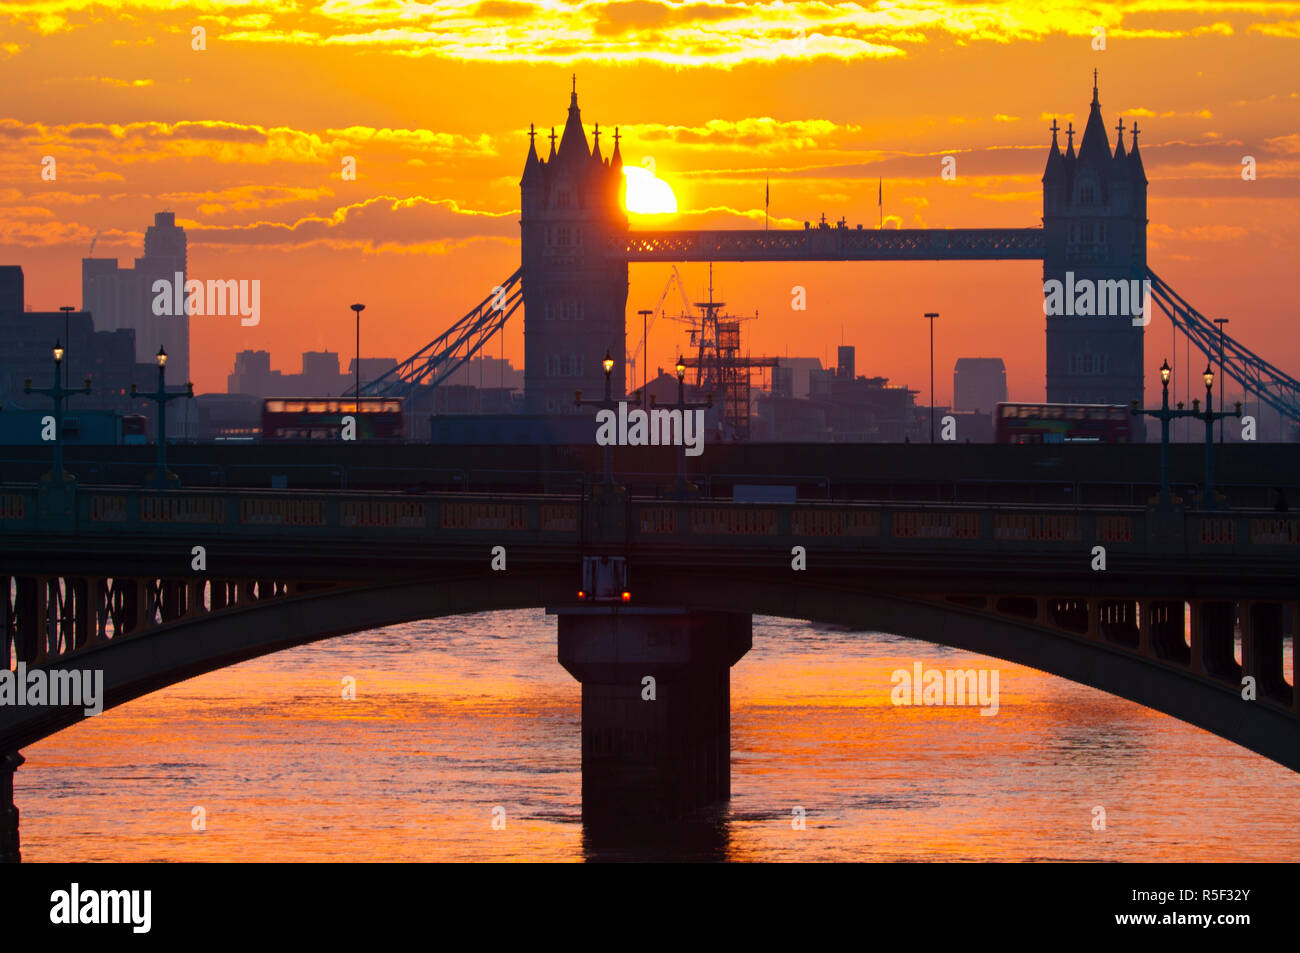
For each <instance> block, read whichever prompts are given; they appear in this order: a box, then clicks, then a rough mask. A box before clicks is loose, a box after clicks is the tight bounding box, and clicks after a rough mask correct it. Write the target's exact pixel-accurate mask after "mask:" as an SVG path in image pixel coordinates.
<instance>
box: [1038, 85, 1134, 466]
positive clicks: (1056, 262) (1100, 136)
mask: <svg viewBox="0 0 1300 953" xmlns="http://www.w3.org/2000/svg"><path fill="white" fill-rule="evenodd" d="M1058 128H1059V127H1058V126H1057V124H1056V123H1055V121H1053V123H1052V148H1051V151H1050V152H1049V153H1048V156H1047V168H1046V170H1045V171H1044V173H1043V231H1044V238H1045V244H1046V249H1045V254H1044V257H1043V282H1044V294H1045V299H1046V300H1047V301H1049V302H1050V301H1051V298H1050V296H1049V295H1048V291H1047V289H1048V287H1049V285H1048V283H1049V282H1053V281H1056V282H1060V285H1059V286H1057V287H1059V288H1061V289H1063V291H1064V293H1063V294H1062V296H1061V298H1066V297H1068V298H1069V299H1070V302H1069V305H1068V307H1069V310H1070V311H1076V312H1083V313H1073V314H1060V313H1058V314H1052V313H1048V314H1047V400H1048V401H1049V402H1051V403H1083V404H1124V405H1126V406H1127V405H1128V403H1129V402H1130V401H1131V400H1133V399H1134V398H1137V399H1138V400H1141V399H1142V396H1143V394H1142V381H1143V374H1142V371H1143V363H1142V362H1143V353H1142V342H1143V332H1144V327H1143V322H1144V321H1149V320H1150V319H1151V315H1150V314H1149V313H1148V314H1143V313H1142V312H1141V310H1140V309H1141V308H1142V306H1143V302H1142V300H1141V297H1140V296H1135V297H1138V298H1139V300H1138V301H1137V302H1136V303H1135V302H1133V301H1131V300H1129V301H1128V303H1127V306H1123V307H1118V308H1117V307H1116V305H1117V304H1122V302H1121V298H1124V299H1126V300H1127V299H1128V297H1129V292H1131V291H1135V290H1140V289H1141V287H1142V285H1141V280H1142V278H1143V276H1144V275H1145V273H1146V267H1147V179H1146V173H1145V171H1144V170H1143V168H1142V157H1141V155H1140V154H1139V153H1138V141H1137V136H1138V128H1137V123H1136V122H1134V124H1133V132H1132V134H1133V146H1132V148H1131V149H1130V150H1129V151H1127V152H1125V149H1124V121H1123V120H1122V119H1121V120H1120V121H1119V124H1118V125H1117V127H1116V128H1117V130H1118V138H1117V141H1116V144H1115V150H1114V152H1111V149H1110V143H1109V140H1108V138H1107V135H1106V125H1105V122H1104V121H1103V120H1102V117H1101V102H1100V100H1099V99H1098V95H1097V74H1096V71H1095V70H1094V72H1093V85H1092V105H1091V108H1090V110H1089V113H1088V122H1087V125H1086V126H1085V127H1084V130H1083V139H1082V141H1081V142H1080V144H1079V152H1078V154H1077V155H1076V154H1075V151H1074V124H1073V123H1071V124H1070V125H1069V128H1068V129H1067V130H1066V136H1067V137H1068V144H1067V148H1066V151H1065V153H1064V154H1062V153H1061V149H1060V146H1059V144H1058V142H1057V138H1056V136H1057V132H1058ZM1121 281H1122V282H1124V287H1123V288H1120V287H1119V285H1118V284H1117V282H1121ZM1134 281H1136V282H1137V285H1134V284H1133V282H1134ZM1085 283H1090V285H1091V288H1092V289H1093V290H1092V292H1090V294H1091V299H1092V300H1091V302H1089V301H1087V300H1086V299H1085V297H1084V292H1083V290H1082V289H1084V288H1085V287H1086V285H1085ZM1072 289H1075V290H1073V293H1072ZM1058 300H1060V299H1058ZM1076 302H1077V303H1078V304H1079V305H1081V307H1078V308H1076V307H1075V304H1076ZM1147 306H1148V308H1150V307H1154V306H1153V305H1149V304H1148V305H1147ZM1047 307H1048V306H1047V305H1045V310H1047ZM1052 310H1060V309H1059V308H1058V307H1053V309H1052ZM1088 311H1091V312H1092V313H1091V314H1089V313H1087V312H1088ZM1103 311H1105V312H1107V313H1102V312H1103ZM1113 312H1122V313H1113ZM1134 312H1137V314H1138V316H1137V318H1136V323H1135V318H1134ZM1132 426H1133V427H1134V439H1135V440H1141V439H1142V434H1143V428H1142V423H1141V418H1134V419H1133V421H1132Z"/></svg>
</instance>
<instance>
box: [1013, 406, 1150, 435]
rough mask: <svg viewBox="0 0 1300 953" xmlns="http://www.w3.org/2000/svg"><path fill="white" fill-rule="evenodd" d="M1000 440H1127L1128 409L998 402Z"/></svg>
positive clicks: (1129, 428) (1128, 425)
mask: <svg viewBox="0 0 1300 953" xmlns="http://www.w3.org/2000/svg"><path fill="white" fill-rule="evenodd" d="M994 417H995V420H994V439H995V440H996V441H997V442H998V443H1128V442H1129V439H1130V435H1131V433H1132V428H1131V414H1130V411H1129V408H1127V407H1124V406H1123V405H1121V404H1018V403H1006V404H998V405H997V409H996V411H995V412H994Z"/></svg>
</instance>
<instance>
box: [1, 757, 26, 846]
mask: <svg viewBox="0 0 1300 953" xmlns="http://www.w3.org/2000/svg"><path fill="white" fill-rule="evenodd" d="M25 760H26V759H25V758H24V757H23V756H22V755H21V754H19V753H18V752H17V751H8V752H5V753H4V754H3V755H0V864H16V863H19V862H20V861H21V860H22V859H23V858H22V854H21V853H20V852H19V849H18V807H17V805H15V804H14V772H15V771H17V770H18V766H19V765H20V764H22V763H23V761H25Z"/></svg>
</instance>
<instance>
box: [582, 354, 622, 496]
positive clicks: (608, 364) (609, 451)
mask: <svg viewBox="0 0 1300 953" xmlns="http://www.w3.org/2000/svg"><path fill="white" fill-rule="evenodd" d="M600 366H601V367H603V368H604V369H605V399H604V400H583V399H582V391H574V394H573V404H574V406H575V407H583V406H587V407H601V408H604V409H607V410H613V409H614V399H613V397H612V396H611V395H610V386H611V383H610V374H611V373H613V371H614V358H613V357H612V356H611V355H610V353H609V351H608V350H606V351H605V359H604V360H603V361H601V362H600ZM613 484H614V448H613V447H612V446H611V445H609V444H606V445H605V486H607V487H608V486H613Z"/></svg>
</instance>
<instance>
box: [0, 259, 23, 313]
mask: <svg viewBox="0 0 1300 953" xmlns="http://www.w3.org/2000/svg"><path fill="white" fill-rule="evenodd" d="M24 300H25V299H24V298H23V269H22V267H21V266H19V265H0V311H21V310H22V309H23V301H24Z"/></svg>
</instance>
